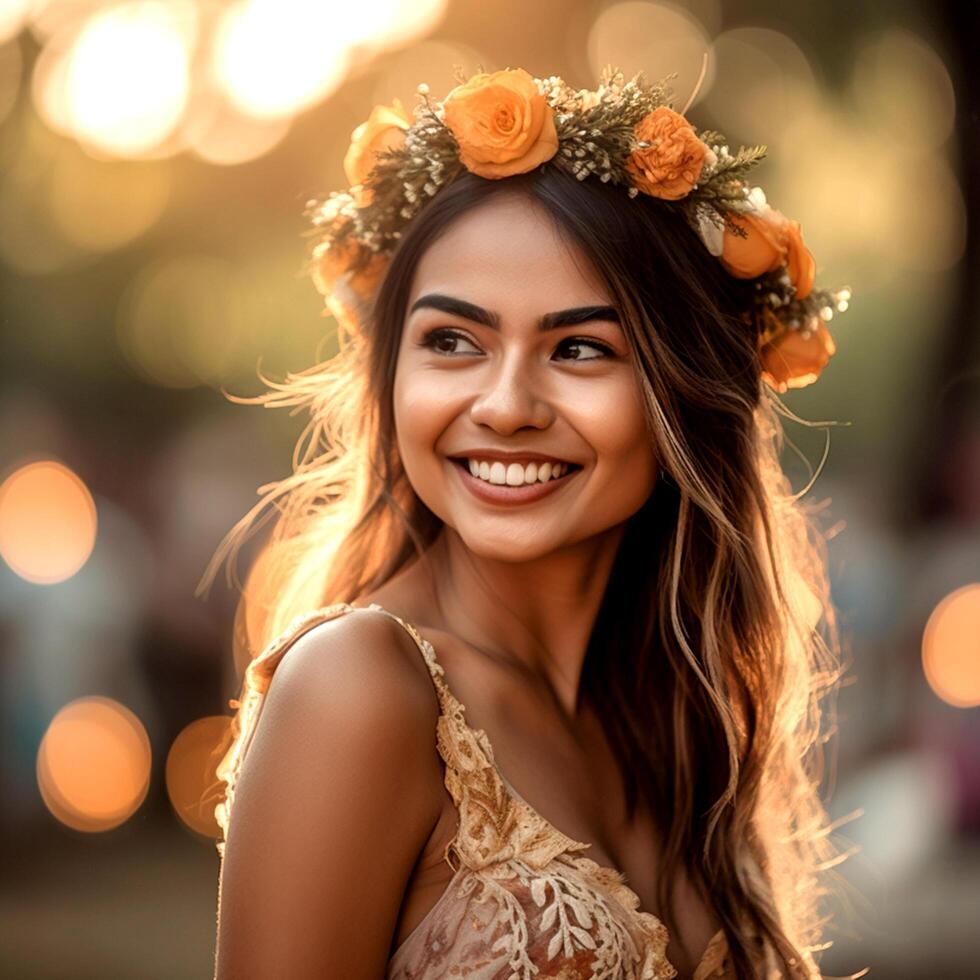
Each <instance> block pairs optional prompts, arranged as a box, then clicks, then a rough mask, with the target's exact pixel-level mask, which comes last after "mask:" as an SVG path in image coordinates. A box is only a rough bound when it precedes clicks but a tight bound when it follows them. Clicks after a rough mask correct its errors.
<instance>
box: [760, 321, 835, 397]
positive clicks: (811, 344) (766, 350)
mask: <svg viewBox="0 0 980 980" xmlns="http://www.w3.org/2000/svg"><path fill="white" fill-rule="evenodd" d="M816 321H817V324H816V327H815V328H814V329H812V330H808V331H807V334H808V336H804V335H803V331H802V330H790V329H786V330H783V331H782V332H781V333H779V334H777V335H776V336H775V338H773V339H772V340H770V341H769V342H768V343H766V344H765V345H764V346H763V347H762V350H761V351H760V352H759V358H760V360H761V362H762V377H763V380H764V381H765V382H766V383H767V384H768V385H769V386H770V387H771V388H775V389H776V390H777V391H779V392H785V391H786V390H787V389H789V388H805V387H806V386H807V385H808V384H811V383H812V382H814V381H816V380H817V378H818V377H819V376H820V372H821V371H822V370H823V369H824V368H825V367H826V366H827V362H828V361H829V360H830V358H831V357H832V356H833V354H834V353H835V351H836V350H837V345H836V344H835V343H834V338H833V337H832V336H831V335H830V331H829V330H828V329H827V327H826V325H825V324H824V321H823V320H822V319H820V318H819V317H817V318H816Z"/></svg>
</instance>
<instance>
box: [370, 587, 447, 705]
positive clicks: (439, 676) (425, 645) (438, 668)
mask: <svg viewBox="0 0 980 980" xmlns="http://www.w3.org/2000/svg"><path fill="white" fill-rule="evenodd" d="M367 608H368V609H376V610H377V611H378V612H383V613H384V614H385V615H386V616H388V617H390V618H391V619H393V620H394V621H395V622H396V623H398V624H399V625H400V626H401V627H402V628H403V629H404V630H405V632H406V633H408V635H409V636H410V637H411V638H412V639H413V640H414V641H415V645H416V646H417V647H418V648H419V650H420V651H421V653H422V659H423V660H424V661H425V665H426V667H428V668H429V675H430V677H431V678H432V684H433V686H434V687H435V689H436V695H437V696H438V698H439V709H440V713H441V714H443V715H451V714H452V713H453V711H454V710H455V709H456V707H457V706H458V705H459V701H457V700H456V698H455V697H453V693H452V691H450V690H449V685H448V684H447V683H446V672H445V671H444V670H443V669H442V664H441V663H439V661H438V660H437V659H436V651H435V649H434V648H433V646H432V644H431V643H430V642H429V641H428V640H427V639H425V637H424V636H422V634H421V633H420V632H419V631H418V629H417V627H415V626H414V625H413V624H412V623H409V622H407V621H406V620H404V619H402V618H401V616H398V615H397V614H395V613H393V612H391V610H390V609H385V607H384V606H381V605H379V604H378V603H376V602H372V603H371V605H369V606H368V607H367Z"/></svg>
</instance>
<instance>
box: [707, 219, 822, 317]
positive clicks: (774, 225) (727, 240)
mask: <svg viewBox="0 0 980 980" xmlns="http://www.w3.org/2000/svg"><path fill="white" fill-rule="evenodd" d="M728 217H729V219H730V220H731V222H732V223H733V224H735V225H737V226H738V227H739V228H742V229H744V230H745V232H746V233H747V237H746V238H742V237H741V236H740V235H736V234H735V233H734V232H733V231H731V230H730V229H729V228H728V227H727V225H726V227H725V233H724V238H723V240H722V254H721V256H720V259H721V263H722V265H723V266H724V267H725V269H727V270H728V272H729V273H730V274H731V275H733V276H735V277H736V278H738V279H754V278H755V277H756V276H761V275H762V274H763V273H766V272H771V271H772V270H773V269H778V268H779V267H780V266H782V265H785V266H786V271H787V274H788V275H789V280H790V282H791V283H792V284H793V286H794V288H795V289H796V299H806V297H807V296H809V295H810V291H811V290H812V289H813V279H814V275H815V272H816V263H815V262H814V259H813V255H812V254H811V253H810V250H809V249H808V248H807V247H806V246H805V245H804V244H803V233H802V232H801V230H800V223H799V222H798V221H791V220H789V219H788V218H787V217H786V216H785V215H784V214H783V213H782V212H781V211H777V210H776V209H775V208H770V207H768V206H766V207H765V208H764V209H763V210H760V211H750V212H746V213H742V214H737V215H736V214H733V213H729V216H728Z"/></svg>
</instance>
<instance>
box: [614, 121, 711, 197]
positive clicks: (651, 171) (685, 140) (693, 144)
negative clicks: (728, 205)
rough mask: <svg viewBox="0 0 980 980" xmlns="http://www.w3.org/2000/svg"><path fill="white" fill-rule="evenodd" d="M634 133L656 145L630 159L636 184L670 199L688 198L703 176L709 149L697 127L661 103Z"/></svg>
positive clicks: (640, 150) (637, 152) (627, 166)
mask: <svg viewBox="0 0 980 980" xmlns="http://www.w3.org/2000/svg"><path fill="white" fill-rule="evenodd" d="M633 132H634V135H635V136H636V138H637V139H640V140H644V141H646V142H648V143H652V144H653V145H652V146H647V147H643V148H641V149H638V150H634V151H633V152H632V153H631V154H630V156H629V159H628V160H627V161H626V169H627V171H628V172H629V173H630V176H631V177H632V178H633V184H634V185H635V186H636V187H637V188H639V189H640V190H641V191H643V192H644V193H645V194H650V195H652V196H653V197H660V198H664V199H665V200H668V201H676V200H678V199H679V198H682V197H686V196H687V195H688V194H689V193H690V192H691V189H692V188H693V187H694V185H695V184H696V183H697V182H698V178H699V177H700V176H701V171H702V169H704V159H705V156H706V154H707V152H708V147H707V146H706V145H705V144H704V143H702V142H701V140H699V139H698V137H697V134H696V133H695V132H694V127H693V126H691V124H690V123H689V122H688V121H687V120H686V119H685V118H684V117H683V116H682V115H681V114H680V113H679V112H674V110H673V109H669V108H667V106H658V107H657V108H656V109H654V110H653V111H652V112H649V113H647V114H646V115H645V116H644V117H643V118H642V119H641V120H640V121H639V122H638V123H637V124H636V126H635V128H634V130H633Z"/></svg>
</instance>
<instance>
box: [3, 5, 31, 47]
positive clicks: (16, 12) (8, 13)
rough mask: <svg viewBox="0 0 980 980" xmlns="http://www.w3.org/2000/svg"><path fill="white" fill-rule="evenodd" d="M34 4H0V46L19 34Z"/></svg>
mask: <svg viewBox="0 0 980 980" xmlns="http://www.w3.org/2000/svg"><path fill="white" fill-rule="evenodd" d="M34 2H35V0H3V3H0V44H2V43H3V42H4V41H7V40H8V39H9V38H13V37H16V36H17V35H18V34H19V33H20V31H21V28H22V27H23V26H24V24H25V23H26V22H27V18H28V15H29V14H30V12H31V7H33V6H34Z"/></svg>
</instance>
